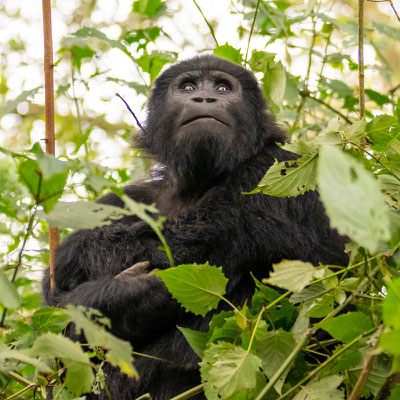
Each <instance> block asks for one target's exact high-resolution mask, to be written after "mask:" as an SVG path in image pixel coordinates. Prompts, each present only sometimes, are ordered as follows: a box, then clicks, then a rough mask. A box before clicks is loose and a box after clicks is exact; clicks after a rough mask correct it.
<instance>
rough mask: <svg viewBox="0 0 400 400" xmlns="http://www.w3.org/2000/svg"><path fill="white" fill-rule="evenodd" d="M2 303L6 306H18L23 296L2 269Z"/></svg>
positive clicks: (0, 294)
mask: <svg viewBox="0 0 400 400" xmlns="http://www.w3.org/2000/svg"><path fill="white" fill-rule="evenodd" d="M0 303H2V304H3V305H4V307H6V308H18V307H19V306H20V305H21V296H20V295H19V293H18V292H17V289H15V286H14V285H13V284H12V283H11V282H10V281H9V280H8V278H7V275H6V274H5V273H4V272H2V271H1V270H0Z"/></svg>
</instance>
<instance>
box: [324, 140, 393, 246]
mask: <svg viewBox="0 0 400 400" xmlns="http://www.w3.org/2000/svg"><path fill="white" fill-rule="evenodd" d="M318 187H319V192H320V195H321V199H322V201H323V203H324V206H325V208H326V213H327V215H328V217H329V218H330V222H331V226H332V227H333V228H336V229H337V230H338V231H339V233H341V234H344V235H349V236H350V237H351V238H353V239H354V240H355V241H356V242H357V243H359V244H360V245H361V246H363V247H366V248H367V249H368V250H369V251H370V252H371V253H376V252H377V251H378V250H379V248H380V246H381V243H382V242H383V241H386V240H388V239H390V234H391V232H390V220H389V212H388V208H387V206H386V204H385V201H384V200H383V197H382V195H381V193H380V189H379V184H378V182H377V180H376V179H375V178H374V177H373V176H371V175H370V174H369V173H367V172H366V171H365V169H364V167H363V165H362V164H360V163H359V162H358V161H356V160H355V159H353V158H351V157H350V156H348V155H346V154H344V153H343V152H341V151H340V150H339V149H337V148H335V147H332V146H324V147H323V149H322V151H321V153H320V158H319V174H318Z"/></svg>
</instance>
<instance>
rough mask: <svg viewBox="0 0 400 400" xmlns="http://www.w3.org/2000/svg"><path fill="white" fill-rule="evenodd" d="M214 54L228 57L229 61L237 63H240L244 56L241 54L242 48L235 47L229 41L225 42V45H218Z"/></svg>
mask: <svg viewBox="0 0 400 400" xmlns="http://www.w3.org/2000/svg"><path fill="white" fill-rule="evenodd" d="M214 54H215V55H216V56H218V57H222V58H226V59H227V60H229V61H233V62H235V63H236V64H240V63H241V62H242V58H243V57H242V55H241V54H240V49H235V48H234V47H232V46H230V45H229V44H228V43H225V44H224V45H223V46H217V47H216V48H215V49H214Z"/></svg>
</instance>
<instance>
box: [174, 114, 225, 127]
mask: <svg viewBox="0 0 400 400" xmlns="http://www.w3.org/2000/svg"><path fill="white" fill-rule="evenodd" d="M200 119H213V120H214V121H217V122H220V123H221V124H224V125H226V126H229V125H228V124H227V123H226V122H224V121H222V120H221V119H219V118H216V117H214V116H213V115H196V116H194V117H192V118H189V119H187V120H185V121H184V122H183V124H182V125H181V126H186V125H189V124H191V123H192V122H194V121H198V120H200Z"/></svg>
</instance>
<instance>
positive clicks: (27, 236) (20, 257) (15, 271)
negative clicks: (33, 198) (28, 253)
mask: <svg viewBox="0 0 400 400" xmlns="http://www.w3.org/2000/svg"><path fill="white" fill-rule="evenodd" d="M36 211H37V206H35V207H34V209H33V212H32V214H31V216H30V218H29V221H28V226H27V228H26V232H25V236H24V240H23V242H22V246H21V249H20V250H19V253H18V260H17V264H16V266H15V269H14V273H13V276H12V277H11V282H14V281H15V278H16V277H17V273H18V270H19V267H20V266H21V264H22V255H23V253H24V250H25V246H26V242H27V240H28V238H29V235H30V234H31V232H32V226H33V221H34V219H35V215H36ZM6 314H7V308H4V310H3V315H2V316H1V321H0V328H1V327H3V326H4V321H5V319H6Z"/></svg>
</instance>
